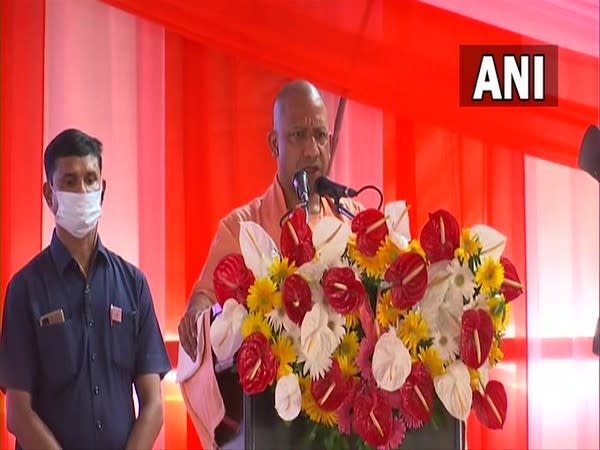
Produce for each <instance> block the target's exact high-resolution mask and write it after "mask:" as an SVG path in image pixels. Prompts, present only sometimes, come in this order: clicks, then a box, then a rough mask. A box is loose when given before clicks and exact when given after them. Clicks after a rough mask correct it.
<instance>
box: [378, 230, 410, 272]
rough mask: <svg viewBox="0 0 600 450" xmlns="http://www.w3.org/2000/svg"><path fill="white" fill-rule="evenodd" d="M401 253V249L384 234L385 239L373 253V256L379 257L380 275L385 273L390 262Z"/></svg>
mask: <svg viewBox="0 0 600 450" xmlns="http://www.w3.org/2000/svg"><path fill="white" fill-rule="evenodd" d="M409 250H410V248H409ZM401 253H402V250H400V249H399V248H398V247H396V244H394V243H393V242H392V240H391V239H390V237H389V236H386V237H385V240H384V241H383V243H382V244H381V246H380V247H379V249H378V250H377V254H376V255H375V258H378V259H379V268H380V269H381V274H382V275H383V274H384V273H385V271H386V269H387V268H388V267H389V266H390V264H392V263H393V262H394V261H396V258H398V256H400V254H401Z"/></svg>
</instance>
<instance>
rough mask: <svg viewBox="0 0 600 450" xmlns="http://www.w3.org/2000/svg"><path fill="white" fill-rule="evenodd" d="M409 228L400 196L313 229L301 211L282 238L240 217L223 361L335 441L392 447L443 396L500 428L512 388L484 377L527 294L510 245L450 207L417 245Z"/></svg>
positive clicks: (226, 267)
mask: <svg viewBox="0 0 600 450" xmlns="http://www.w3.org/2000/svg"><path fill="white" fill-rule="evenodd" d="M409 235H410V233H409V226H408V214H407V208H406V205H405V203H404V202H392V203H389V204H388V205H386V207H385V210H384V212H381V211H379V210H375V209H367V210H364V211H362V212H360V213H359V214H358V215H357V216H356V217H355V218H354V219H353V221H352V223H351V224H350V225H349V224H347V223H343V222H341V221H339V220H337V219H335V218H323V219H322V220H321V221H319V222H318V223H317V224H316V225H315V227H314V229H311V228H310V227H309V226H308V225H307V223H306V216H305V213H304V210H303V209H300V208H298V209H296V210H295V211H294V212H293V213H292V214H291V216H290V217H289V218H288V219H286V221H285V222H284V223H283V225H282V231H281V236H280V242H279V246H277V245H276V244H275V242H274V241H273V240H272V239H271V238H270V237H269V235H268V234H267V233H266V232H265V231H264V230H263V229H262V228H261V227H260V226H259V225H257V224H256V223H253V222H244V223H242V224H241V228H240V236H239V240H240V241H239V242H240V248H241V254H230V255H227V256H226V257H224V258H223V259H222V260H221V261H220V263H219V264H218V266H217V268H216V270H215V272H214V279H213V282H214V288H215V293H216V296H217V300H218V301H219V303H220V304H221V305H222V313H221V314H220V315H219V316H217V318H216V319H215V320H214V322H213V324H212V325H211V330H210V334H211V343H212V347H213V350H214V352H215V355H216V356H217V358H218V359H219V360H226V359H229V358H234V360H235V366H234V369H233V370H237V373H238V377H239V381H240V383H241V385H242V388H243V390H244V392H245V393H246V394H247V395H254V394H259V393H262V392H265V391H266V390H267V389H269V388H273V387H274V407H275V409H276V410H277V413H278V415H279V416H280V417H281V419H283V420H284V421H293V420H295V419H297V418H298V417H299V416H301V415H303V416H305V417H306V418H308V420H309V421H311V422H313V423H315V424H317V425H318V426H319V427H321V428H322V429H325V430H326V431H327V432H328V433H329V434H330V435H331V436H330V439H328V441H327V442H329V443H335V442H339V441H337V440H336V439H338V440H339V439H352V440H353V442H356V443H358V444H359V445H358V446H359V447H361V446H362V447H372V448H378V449H393V448H397V447H399V446H400V445H401V444H402V442H403V440H404V438H405V435H406V433H409V432H418V430H419V429H420V428H422V427H423V426H424V425H425V424H427V423H428V422H430V421H431V420H432V416H433V415H434V409H435V407H436V404H437V405H440V404H441V405H443V408H445V410H446V411H447V412H448V413H449V414H450V415H452V416H454V417H455V418H457V419H459V420H462V421H464V420H466V419H467V417H468V415H469V414H470V411H471V409H474V410H475V413H476V415H477V417H478V418H479V421H480V422H481V423H482V424H483V425H485V426H487V427H489V428H502V426H503V424H504V422H505V419H506V410H507V398H506V392H505V390H504V387H503V385H502V384H501V383H500V382H498V381H495V380H490V379H489V374H488V372H489V369H490V368H492V367H494V366H495V365H496V364H497V363H498V362H499V361H501V360H502V358H503V354H502V351H501V342H502V337H503V335H504V333H505V331H506V329H507V326H508V322H509V316H510V302H511V301H513V300H514V299H515V298H517V297H518V296H519V295H520V294H521V293H522V292H523V286H522V285H521V282H520V280H519V277H518V274H517V272H516V270H515V267H514V266H513V264H512V263H511V262H510V261H509V260H508V259H506V258H504V257H502V252H503V250H504V247H505V244H506V239H505V237H504V236H503V235H502V234H500V233H499V232H498V231H496V230H494V229H492V228H490V227H487V226H485V225H478V226H474V227H471V228H470V229H469V228H463V229H461V228H460V226H459V224H458V222H457V220H456V218H455V217H453V216H452V215H451V214H450V213H448V212H447V211H444V210H438V211H436V212H434V213H432V214H430V215H429V220H428V221H427V223H425V225H424V226H423V228H422V230H421V233H420V239H419V240H410V238H409ZM331 445H332V446H334V447H335V446H336V445H337V444H331Z"/></svg>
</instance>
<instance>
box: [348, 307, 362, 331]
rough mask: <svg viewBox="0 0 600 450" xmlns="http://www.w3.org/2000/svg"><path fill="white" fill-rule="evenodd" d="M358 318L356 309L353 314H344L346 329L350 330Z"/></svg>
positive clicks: (356, 324)
mask: <svg viewBox="0 0 600 450" xmlns="http://www.w3.org/2000/svg"><path fill="white" fill-rule="evenodd" d="M359 322H360V319H359V318H358V311H357V312H355V313H354V314H348V315H347V316H346V324H345V327H346V330H352V329H354V328H356V327H357V326H358V324H359Z"/></svg>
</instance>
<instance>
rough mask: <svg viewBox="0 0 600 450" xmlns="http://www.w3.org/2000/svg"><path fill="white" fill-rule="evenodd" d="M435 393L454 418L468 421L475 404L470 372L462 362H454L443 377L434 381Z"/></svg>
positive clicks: (438, 377)
mask: <svg viewBox="0 0 600 450" xmlns="http://www.w3.org/2000/svg"><path fill="white" fill-rule="evenodd" d="M433 385H434V387H435V392H436V393H437V395H438V397H439V398H440V400H441V401H442V403H443V404H444V406H445V407H446V410H448V412H449V413H450V414H452V416H454V417H456V418H457V419H459V420H465V421H466V420H467V418H468V417H469V412H470V411H471V404H472V402H473V393H472V391H471V378H470V376H469V370H468V369H467V366H465V364H464V363H463V362H462V361H454V362H453V363H452V364H450V365H449V366H448V367H447V368H446V372H445V373H444V374H443V375H440V376H437V377H435V378H434V379H433Z"/></svg>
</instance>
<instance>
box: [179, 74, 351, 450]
mask: <svg viewBox="0 0 600 450" xmlns="http://www.w3.org/2000/svg"><path fill="white" fill-rule="evenodd" d="M268 141H269V147H270V150H271V154H272V156H273V158H275V159H276V160H277V176H276V177H275V179H274V180H273V183H272V184H271V186H270V187H269V188H268V189H267V191H266V192H265V193H264V194H263V195H262V196H261V197H258V198H256V199H254V200H252V201H251V202H250V203H248V204H246V205H244V206H242V207H240V208H237V209H235V210H233V211H232V212H231V213H230V214H229V215H228V216H227V217H225V218H224V219H222V220H221V222H220V223H219V226H218V229H217V233H216V235H215V237H214V239H213V242H212V245H211V248H210V251H209V254H208V257H207V259H206V262H205V264H204V268H203V269H202V273H201V274H200V277H199V278H198V280H197V282H196V284H195V285H194V288H193V290H192V293H191V297H190V301H189V306H188V308H187V311H186V313H185V315H184V316H183V318H182V319H181V321H180V323H179V328H178V331H179V340H180V343H181V346H182V347H183V349H184V350H185V352H186V353H187V354H188V355H189V356H190V357H191V358H192V359H193V360H196V358H197V357H198V355H197V348H198V347H202V346H203V344H202V343H201V342H200V343H199V344H198V345H197V342H198V341H197V326H196V323H197V320H198V317H199V316H200V315H201V313H202V312H203V311H204V310H206V309H207V308H210V307H211V306H212V305H213V304H214V303H215V294H214V289H213V286H212V279H213V271H214V269H215V267H216V265H217V264H218V263H219V261H220V260H221V258H223V257H224V256H226V255H227V254H229V253H240V247H239V242H238V235H239V230H240V222H241V221H253V222H256V223H258V224H259V225H260V226H262V227H263V228H264V229H265V230H266V231H267V233H269V235H270V236H271V238H272V239H273V240H274V241H275V242H279V235H280V225H279V223H280V219H281V217H282V216H284V214H285V213H286V211H288V210H290V209H292V208H294V207H295V206H297V205H299V204H300V200H299V199H298V195H297V193H296V190H295V189H294V180H293V179H294V175H295V174H296V173H297V172H298V171H301V170H305V171H306V173H307V174H308V188H309V192H310V196H309V200H308V205H307V211H308V214H309V223H310V224H311V225H312V224H314V223H316V222H318V220H319V219H320V218H322V217H324V216H336V217H339V216H338V214H337V213H336V212H335V211H334V209H333V205H332V203H331V202H330V201H329V200H325V199H323V198H321V196H320V195H319V194H318V193H317V192H316V189H315V181H316V180H317V179H318V178H319V177H320V176H326V175H327V174H328V173H329V168H330V163H331V157H332V136H331V134H330V132H329V126H328V123H327V110H326V107H325V103H324V101H323V99H322V97H321V95H320V94H319V91H318V90H317V89H316V88H315V86H313V85H312V84H311V83H309V82H307V81H293V82H291V83H289V84H287V85H285V86H284V87H283V88H282V89H281V91H280V92H279V94H278V95H277V98H276V99H275V103H274V106H273V130H272V131H271V132H270V133H269V137H268ZM343 202H344V204H343V206H344V207H345V208H346V209H347V210H348V211H349V212H351V213H352V214H356V213H357V212H358V211H359V210H360V209H361V207H360V205H359V204H358V203H355V202H353V201H351V200H348V199H343ZM340 220H342V219H341V217H340ZM242 442H243V441H242ZM236 448H237V447H236Z"/></svg>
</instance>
